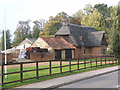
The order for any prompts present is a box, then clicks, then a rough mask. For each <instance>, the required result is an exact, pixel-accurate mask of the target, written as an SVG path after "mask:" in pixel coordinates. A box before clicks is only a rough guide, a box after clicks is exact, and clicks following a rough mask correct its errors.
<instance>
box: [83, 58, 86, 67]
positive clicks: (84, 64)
mask: <svg viewBox="0 0 120 90" xmlns="http://www.w3.org/2000/svg"><path fill="white" fill-rule="evenodd" d="M83 59H84V69H86V59H85V58H83Z"/></svg>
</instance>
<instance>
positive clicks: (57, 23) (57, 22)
mask: <svg viewBox="0 0 120 90" xmlns="http://www.w3.org/2000/svg"><path fill="white" fill-rule="evenodd" d="M70 20H71V17H70V16H69V15H67V13H65V12H60V13H58V14H57V15H56V16H55V17H52V16H50V18H49V20H48V21H47V22H46V23H45V25H44V29H43V31H42V32H40V36H49V35H55V33H56V32H57V31H58V30H59V29H60V28H61V26H62V23H63V22H70Z"/></svg>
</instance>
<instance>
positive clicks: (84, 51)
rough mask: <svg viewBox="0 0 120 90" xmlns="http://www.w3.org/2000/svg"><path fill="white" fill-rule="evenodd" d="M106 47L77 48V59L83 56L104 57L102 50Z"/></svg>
mask: <svg viewBox="0 0 120 90" xmlns="http://www.w3.org/2000/svg"><path fill="white" fill-rule="evenodd" d="M103 48H106V47H92V48H83V47H77V48H76V49H75V58H80V57H83V56H99V55H102V54H103V53H102V49H103Z"/></svg>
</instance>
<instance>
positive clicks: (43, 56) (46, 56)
mask: <svg viewBox="0 0 120 90" xmlns="http://www.w3.org/2000/svg"><path fill="white" fill-rule="evenodd" d="M30 59H31V60H35V61H41V60H54V59H55V56H54V53H34V52H32V53H30Z"/></svg>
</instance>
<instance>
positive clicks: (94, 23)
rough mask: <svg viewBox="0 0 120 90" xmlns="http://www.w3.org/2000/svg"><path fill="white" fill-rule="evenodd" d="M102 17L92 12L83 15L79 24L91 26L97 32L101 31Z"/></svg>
mask: <svg viewBox="0 0 120 90" xmlns="http://www.w3.org/2000/svg"><path fill="white" fill-rule="evenodd" d="M102 20H103V15H102V14H101V13H100V12H99V11H98V10H94V11H93V12H92V13H91V14H89V15H85V16H84V17H83V18H82V20H81V24H82V25H85V26H91V27H95V28H97V29H98V30H104V29H103V27H102V26H103V21H102Z"/></svg>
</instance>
